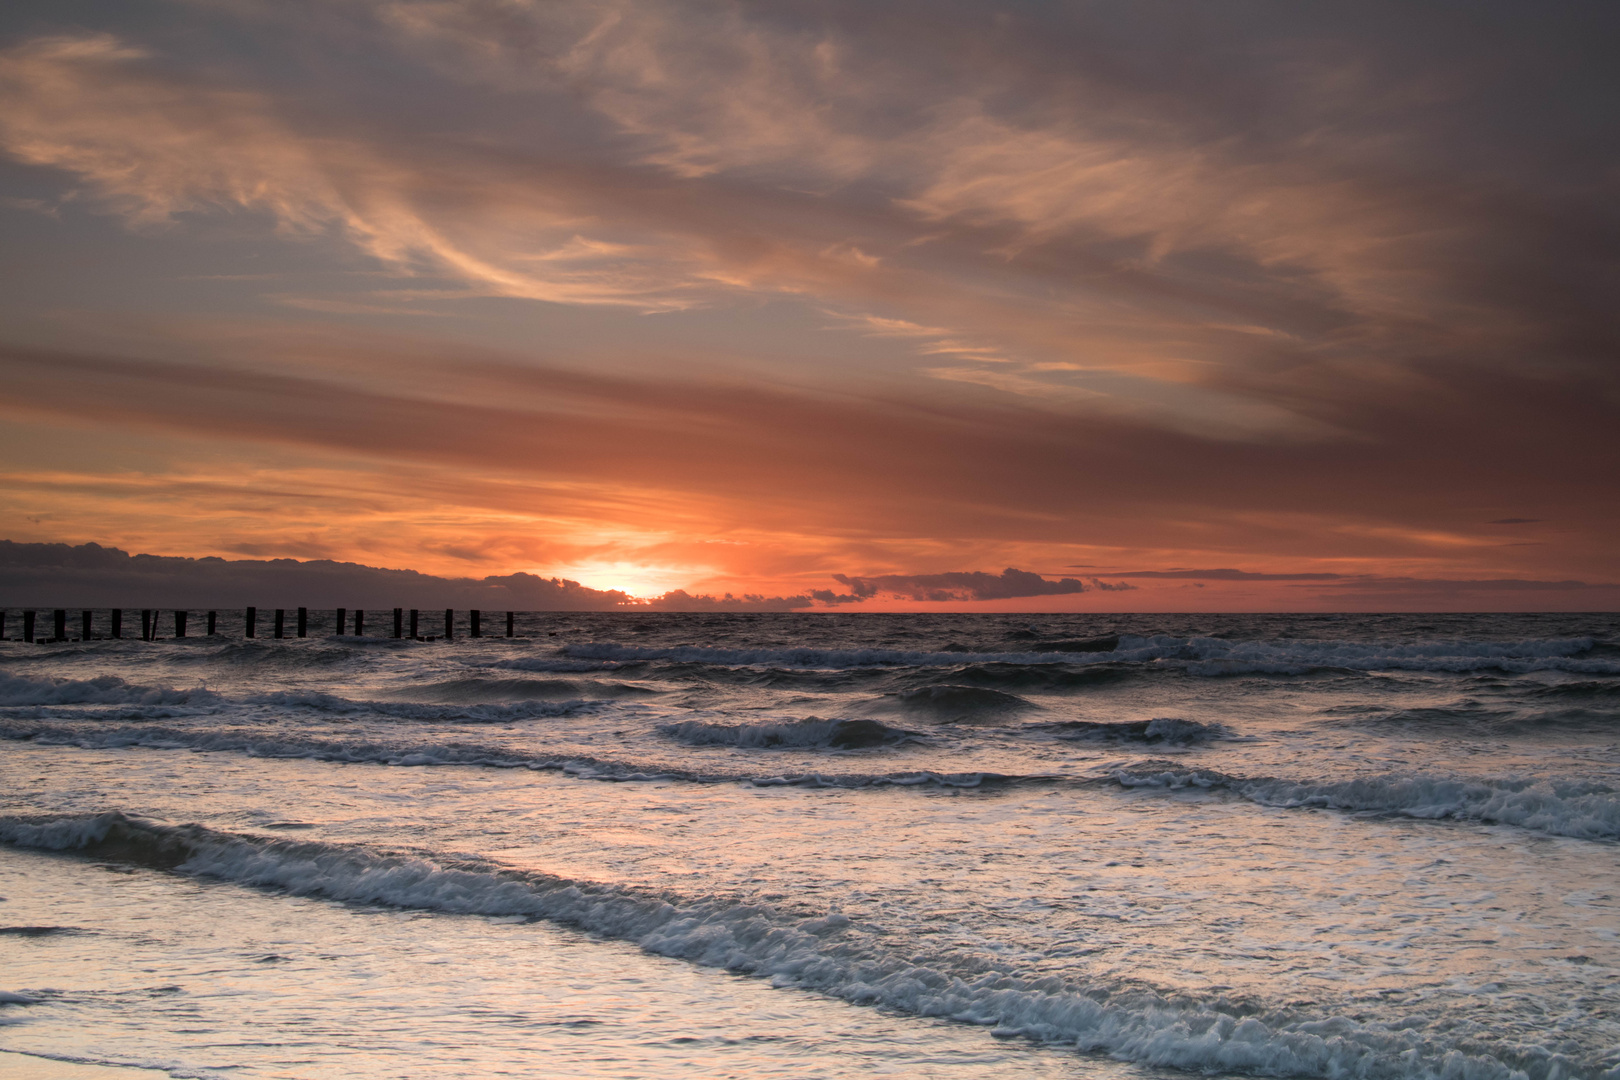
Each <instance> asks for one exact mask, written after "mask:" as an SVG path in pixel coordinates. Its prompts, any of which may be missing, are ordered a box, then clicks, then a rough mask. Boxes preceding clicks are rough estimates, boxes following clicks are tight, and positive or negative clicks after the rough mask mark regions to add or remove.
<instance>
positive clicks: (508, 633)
mask: <svg viewBox="0 0 1620 1080" xmlns="http://www.w3.org/2000/svg"><path fill="white" fill-rule="evenodd" d="M513 614H514V613H513V612H510V611H508V612H507V613H506V636H507V637H511V636H512V615H513Z"/></svg>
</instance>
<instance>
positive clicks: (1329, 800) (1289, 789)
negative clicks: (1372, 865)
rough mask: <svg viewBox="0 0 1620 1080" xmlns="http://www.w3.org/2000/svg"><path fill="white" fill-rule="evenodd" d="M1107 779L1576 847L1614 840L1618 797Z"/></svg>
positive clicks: (1150, 773)
mask: <svg viewBox="0 0 1620 1080" xmlns="http://www.w3.org/2000/svg"><path fill="white" fill-rule="evenodd" d="M1110 775H1112V776H1113V778H1114V779H1115V780H1116V781H1118V782H1119V783H1120V784H1122V785H1124V786H1125V787H1159V788H1188V787H1201V788H1225V789H1227V790H1230V791H1233V792H1235V793H1237V794H1238V795H1241V796H1242V797H1244V798H1246V799H1249V800H1250V801H1252V802H1256V803H1259V804H1261V805H1263V806H1277V807H1286V808H1313V807H1314V808H1322V809H1330V810H1345V811H1373V812H1382V813H1389V814H1398V815H1400V816H1402V817H1411V818H1431V819H1436V818H1449V819H1454V820H1459V821H1476V822H1480V823H1483V824H1493V825H1513V826H1517V827H1519V828H1523V829H1530V830H1533V831H1535V832H1542V833H1549V834H1552V835H1555V836H1568V837H1572V838H1574V839H1578V840H1617V839H1620V790H1617V789H1616V788H1614V787H1612V786H1610V785H1608V784H1604V783H1601V782H1597V781H1585V780H1550V779H1545V778H1515V777H1505V778H1466V777H1439V776H1423V775H1408V776H1403V775H1399V774H1391V775H1385V776H1371V777H1358V778H1356V779H1352V780H1339V781H1297V780H1287V779H1281V778H1277V777H1260V778H1254V779H1249V778H1244V777H1239V776H1229V775H1227V774H1226V773H1222V772H1218V771H1216V770H1213V769H1188V768H1187V767H1185V766H1184V765H1181V764H1178V763H1176V762H1171V761H1157V762H1154V761H1150V762H1142V763H1139V764H1136V765H1133V766H1130V767H1128V768H1122V769H1116V770H1114V771H1113V772H1112V773H1111V774H1110Z"/></svg>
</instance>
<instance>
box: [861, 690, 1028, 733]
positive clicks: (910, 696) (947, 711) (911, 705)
mask: <svg viewBox="0 0 1620 1080" xmlns="http://www.w3.org/2000/svg"><path fill="white" fill-rule="evenodd" d="M892 698H893V700H894V701H895V702H896V703H897V704H898V705H899V706H900V708H902V709H904V710H905V711H907V712H911V713H923V714H925V715H927V716H928V718H929V719H931V720H934V721H937V722H940V723H952V724H955V723H973V722H974V721H990V722H994V721H996V720H999V719H1001V718H1002V717H1004V716H1006V715H1007V714H1008V713H1013V712H1018V711H1020V710H1023V709H1033V708H1035V706H1034V705H1033V704H1032V703H1030V702H1028V701H1025V700H1024V699H1023V698H1021V697H1018V696H1017V695H1016V694H1007V693H1003V692H1002V691H1000V690H990V689H987V688H985V687H982V686H920V687H918V688H917V689H915V690H903V691H901V692H900V693H898V694H894V695H892Z"/></svg>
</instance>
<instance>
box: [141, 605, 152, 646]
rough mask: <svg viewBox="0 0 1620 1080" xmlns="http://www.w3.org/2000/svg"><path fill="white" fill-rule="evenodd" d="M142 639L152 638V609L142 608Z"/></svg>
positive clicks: (148, 639) (149, 639)
mask: <svg viewBox="0 0 1620 1080" xmlns="http://www.w3.org/2000/svg"><path fill="white" fill-rule="evenodd" d="M141 640H142V641H151V640H152V609H151V608H141Z"/></svg>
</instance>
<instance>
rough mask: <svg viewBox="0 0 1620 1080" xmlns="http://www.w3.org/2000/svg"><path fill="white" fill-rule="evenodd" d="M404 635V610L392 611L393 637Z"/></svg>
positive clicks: (396, 609)
mask: <svg viewBox="0 0 1620 1080" xmlns="http://www.w3.org/2000/svg"><path fill="white" fill-rule="evenodd" d="M404 633H405V609H404V608H395V609H394V636H395V637H401V636H403V635H404Z"/></svg>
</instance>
